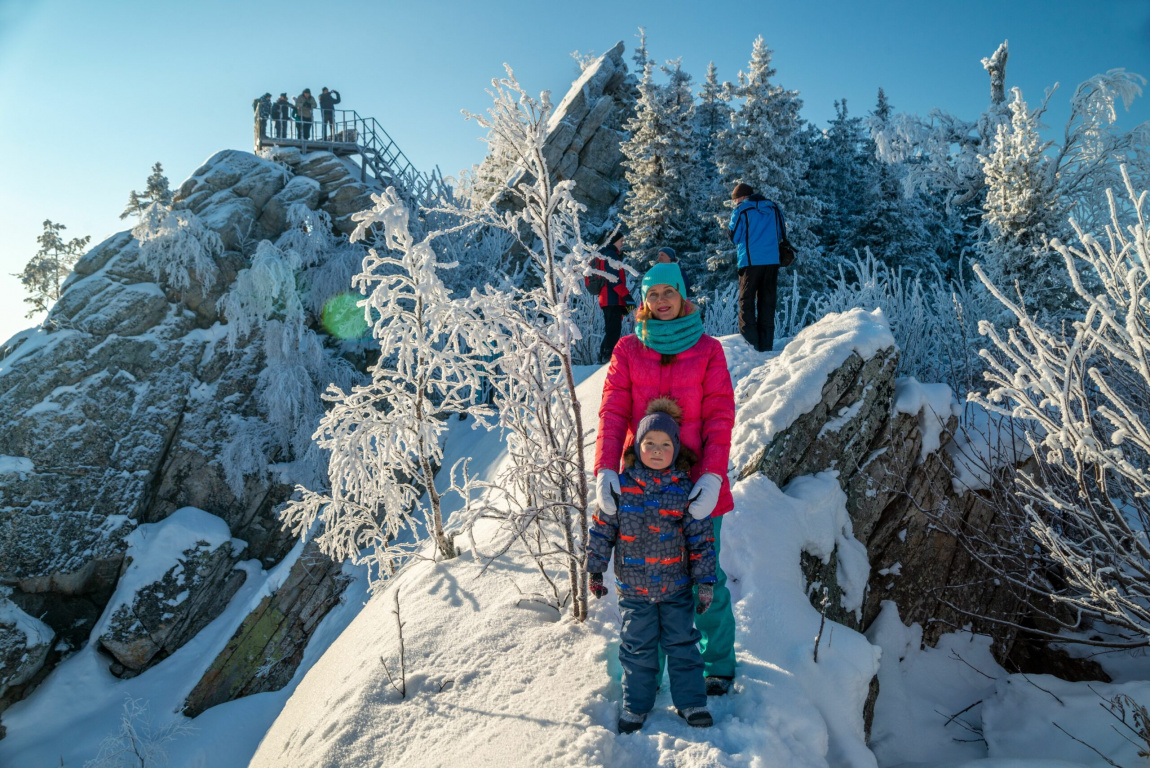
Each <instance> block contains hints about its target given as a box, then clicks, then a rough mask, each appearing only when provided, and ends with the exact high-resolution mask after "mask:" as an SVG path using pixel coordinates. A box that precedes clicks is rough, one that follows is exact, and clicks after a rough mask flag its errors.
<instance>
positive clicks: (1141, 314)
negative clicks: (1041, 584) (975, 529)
mask: <svg viewBox="0 0 1150 768" xmlns="http://www.w3.org/2000/svg"><path fill="white" fill-rule="evenodd" d="M1126 189H1127V194H1128V198H1129V203H1130V206H1131V210H1133V212H1134V213H1133V216H1131V217H1129V218H1133V219H1134V220H1133V221H1132V222H1130V223H1128V224H1125V225H1124V224H1123V223H1121V222H1120V217H1119V206H1118V205H1117V203H1116V201H1114V200H1113V198H1112V199H1111V204H1110V208H1111V220H1110V225H1109V226H1107V228H1106V231H1105V242H1100V241H1099V240H1098V239H1096V238H1095V237H1094V236H1093V235H1091V234H1088V233H1087V232H1085V231H1083V230H1082V229H1081V228H1080V227H1078V225H1077V224H1074V222H1072V224H1074V228H1075V232H1076V234H1077V241H1078V243H1077V245H1066V244H1063V243H1061V242H1059V241H1057V240H1055V241H1052V242H1051V247H1052V248H1053V249H1054V250H1055V251H1057V252H1058V253H1059V254H1060V255H1061V256H1062V258H1063V261H1064V264H1065V268H1066V270H1067V272H1068V275H1069V278H1070V282H1071V284H1072V286H1073V289H1074V291H1075V293H1076V294H1077V297H1078V299H1079V301H1081V302H1082V304H1083V306H1084V307H1085V311H1084V313H1083V315H1082V317H1081V318H1080V319H1078V320H1075V321H1074V322H1073V323H1071V324H1070V326H1069V328H1068V329H1067V330H1066V331H1057V332H1056V331H1054V330H1051V329H1049V328H1046V327H1044V326H1043V325H1042V324H1041V323H1040V322H1039V321H1038V320H1037V319H1036V318H1035V316H1034V314H1033V312H1032V311H1030V310H1028V309H1027V308H1026V307H1025V306H1023V305H1022V304H1021V303H1020V302H1016V301H1014V300H1012V299H1011V298H1009V297H1008V296H1007V295H1006V294H1005V293H1004V292H1003V291H1002V290H1001V289H1000V288H999V287H998V286H996V285H995V284H994V283H993V282H992V281H991V280H990V279H989V278H988V277H987V276H986V274H985V273H984V272H983V271H982V270H977V273H978V275H979V277H980V278H981V279H982V280H983V282H984V283H985V284H986V286H987V288H988V289H989V290H990V291H991V292H992V293H993V294H994V296H995V297H996V298H997V299H998V300H999V302H1001V303H1002V305H1003V306H1005V307H1006V308H1007V309H1008V310H1009V311H1010V313H1011V314H1012V315H1013V319H1014V322H1015V325H1014V327H1010V328H1008V329H1006V330H1005V333H1004V332H1003V331H1001V330H999V328H998V327H996V326H995V325H994V324H992V323H989V322H985V321H984V322H983V323H982V324H981V325H980V331H981V332H982V333H983V334H984V335H985V336H987V337H988V338H989V339H990V342H991V344H992V345H993V346H992V348H991V349H990V350H984V351H983V352H982V354H983V356H984V358H985V359H986V361H987V363H988V371H987V373H986V378H987V380H988V381H989V382H990V384H991V389H990V392H989V394H988V395H987V396H986V397H985V398H982V397H979V398H975V399H976V400H978V401H979V402H981V403H982V404H984V405H985V406H986V407H988V408H998V409H1006V410H1007V411H1008V412H1009V413H1010V415H1011V416H1012V417H1013V418H1015V419H1017V420H1019V421H1021V422H1022V423H1023V424H1025V425H1026V436H1027V440H1028V441H1029V445H1030V450H1031V451H1032V452H1033V454H1034V456H1035V459H1036V467H1035V468H1034V469H1029V470H1025V471H1023V470H1020V471H1018V472H1017V473H1016V474H1015V490H1016V494H1017V496H1018V498H1019V499H1020V501H1021V503H1022V505H1023V507H1024V509H1025V512H1026V517H1027V521H1028V523H1029V526H1030V532H1031V534H1032V535H1033V537H1034V539H1035V540H1036V541H1037V543H1038V544H1039V546H1040V547H1041V549H1042V551H1043V552H1044V553H1045V555H1046V557H1047V558H1048V559H1049V561H1050V563H1051V564H1052V567H1053V568H1055V569H1056V572H1057V574H1058V577H1059V578H1060V579H1062V580H1064V581H1065V582H1066V583H1067V584H1068V585H1069V586H1070V589H1068V590H1065V591H1056V592H1052V594H1051V595H1050V598H1051V599H1052V600H1053V601H1055V602H1056V603H1058V604H1061V605H1064V606H1066V607H1067V608H1068V609H1070V610H1072V611H1075V612H1081V613H1083V614H1084V615H1086V616H1090V617H1096V618H1101V619H1104V620H1105V621H1106V622H1108V623H1110V624H1111V625H1113V626H1115V627H1118V628H1120V629H1121V630H1123V631H1125V632H1126V633H1127V636H1128V637H1127V639H1128V640H1129V639H1133V638H1137V639H1139V640H1141V641H1142V642H1150V542H1148V538H1147V537H1148V532H1150V470H1148V469H1147V467H1150V299H1148V297H1150V230H1148V222H1147V218H1146V215H1145V203H1146V198H1147V194H1146V193H1145V192H1143V193H1141V194H1137V193H1136V192H1135V190H1134V188H1133V186H1132V185H1131V184H1130V181H1129V177H1126ZM1087 276H1090V278H1092V280H1093V281H1097V283H1098V284H1099V285H1100V286H1101V290H1091V289H1090V287H1088V285H1089V284H1088V283H1087V279H1086V277H1087Z"/></svg>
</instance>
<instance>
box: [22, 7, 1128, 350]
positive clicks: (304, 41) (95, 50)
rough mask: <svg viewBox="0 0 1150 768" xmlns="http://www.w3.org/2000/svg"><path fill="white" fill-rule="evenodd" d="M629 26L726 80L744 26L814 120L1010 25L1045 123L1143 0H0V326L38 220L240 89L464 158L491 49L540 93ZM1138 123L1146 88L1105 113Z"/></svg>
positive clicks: (89, 221)
mask: <svg viewBox="0 0 1150 768" xmlns="http://www.w3.org/2000/svg"><path fill="white" fill-rule="evenodd" d="M639 26H643V27H646V29H647V34H648V40H649V43H648V44H649V48H650V51H651V54H652V56H653V57H655V58H656V59H657V60H663V59H667V58H674V57H680V56H681V57H682V58H683V64H684V67H685V68H686V70H687V71H689V72H691V73H692V74H693V75H694V76H695V78H696V81H698V80H700V79H701V78H702V76H703V75H704V73H705V71H706V67H707V62H708V61H711V60H714V61H715V63H716V65H717V66H718V71H719V77H720V79H724V80H734V79H735V77H736V75H737V73H738V71H739V69H740V68H742V67H744V66H745V65H746V62H747V59H748V58H749V56H750V51H751V43H752V41H753V40H754V38H755V36H756V35H759V34H761V35H763V36H764V37H765V38H766V41H767V43H768V44H769V45H770V46H771V48H772V49H773V50H774V51H775V57H774V64H775V67H776V68H777V70H778V75H777V80H778V82H779V83H781V84H782V85H784V86H786V87H788V88H793V89H798V90H799V91H800V92H801V94H802V97H803V99H804V102H805V107H804V112H803V114H804V117H806V118H807V119H809V120H812V121H815V122H817V123H820V124H824V123H825V121H826V120H827V119H828V118H830V117H831V116H832V115H833V111H834V110H833V102H834V100H835V99H840V98H844V97H845V98H846V99H847V100H848V104H849V106H850V108H851V111H852V112H853V113H855V114H862V113H865V112H866V111H867V110H869V109H870V108H871V106H872V105H873V102H874V97H875V93H876V90H877V88H878V87H879V86H882V87H883V88H885V89H886V91H887V94H888V95H889V97H890V99H891V101H892V102H893V104H894V106H895V109H896V110H900V111H907V112H918V113H920V114H925V113H926V112H927V111H929V110H930V109H931V108H932V107H941V108H943V109H946V110H948V111H950V112H953V113H955V114H957V115H959V116H963V117H974V116H975V115H977V114H978V113H979V112H981V111H982V110H983V109H985V107H986V105H987V102H988V100H989V85H988V80H987V78H986V76H985V74H984V73H983V71H982V68H981V66H980V64H979V61H980V59H981V58H982V57H984V56H989V55H990V54H991V53H992V52H993V51H994V49H995V48H996V47H997V46H998V44H999V43H1001V42H1002V41H1003V39H1009V40H1010V52H1011V55H1010V61H1009V64H1008V67H1007V84H1008V86H1014V85H1017V86H1019V87H1021V88H1022V89H1023V92H1024V94H1025V95H1026V97H1027V99H1028V101H1030V102H1031V103H1032V104H1033V103H1035V102H1037V101H1038V100H1040V99H1041V96H1042V93H1043V91H1044V89H1045V88H1046V87H1048V86H1050V85H1053V84H1054V83H1055V82H1061V84H1062V89H1061V90H1060V93H1059V94H1058V95H1056V96H1055V98H1054V101H1053V104H1054V108H1053V109H1052V110H1051V112H1050V114H1049V117H1048V123H1049V124H1050V125H1051V126H1053V127H1055V128H1060V127H1061V122H1062V121H1063V120H1064V119H1065V116H1066V114H1067V108H1066V102H1067V99H1068V98H1069V96H1070V94H1071V93H1072V92H1073V88H1074V86H1075V85H1077V84H1078V83H1079V82H1081V81H1082V80H1084V79H1086V78H1087V77H1089V76H1091V75H1093V74H1096V73H1098V72H1101V71H1105V70H1108V69H1112V68H1117V67H1123V68H1125V69H1127V70H1130V71H1133V72H1138V73H1140V74H1143V75H1146V76H1148V77H1150V0H1107V1H1106V2H1100V1H1096V0H1089V1H1088V0H1079V1H1078V2H1066V1H1063V0H1046V1H1045V2H1031V1H1027V2H1020V1H1016V2H1011V1H1010V0H999V1H998V2H990V1H985V0H976V1H974V2H971V1H969V0H967V1H965V2H961V3H959V2H935V1H934V0H918V1H917V2H910V1H902V0H900V1H897V2H895V1H891V2H867V3H862V2H857V0H856V1H854V2H840V1H839V0H824V2H819V3H817V4H815V3H797V2H775V1H774V0H757V1H755V2H746V1H745V0H744V1H743V2H707V3H703V2H675V1H673V0H663V1H662V2H626V1H624V0H616V1H615V2H600V1H599V0H592V1H590V2H564V3H550V2H548V3H544V2H487V3H480V2H474V1H473V0H469V1H466V2H464V1H463V0H459V1H458V2H442V1H439V0H424V1H423V2H391V1H390V0H385V1H376V2H358V3H353V2H339V1H336V0H326V1H325V2H322V3H321V2H310V3H304V2H296V1H295V0H277V1H276V2H260V3H254V2H246V1H245V0H231V1H230V2H221V1H220V0H197V1H196V2H194V3H174V2H161V1H160V0H151V1H150V2H128V1H119V0H104V1H103V2H99V3H93V2H80V1H74V0H43V1H38V0H0V104H3V105H5V109H4V117H3V119H0V158H2V159H0V169H2V170H0V342H2V340H3V339H6V338H7V337H8V336H10V335H11V334H12V333H15V332H16V331H18V330H20V329H22V328H23V327H26V326H27V325H29V324H30V323H31V321H26V320H24V319H23V305H22V303H21V299H22V288H21V286H20V284H19V282H18V281H17V280H16V279H15V278H14V277H10V276H9V273H11V272H16V271H18V270H20V269H21V268H22V267H23V264H24V263H25V262H26V261H27V260H28V258H30V257H31V256H32V254H33V253H34V252H35V251H36V248H37V245H36V237H37V235H38V234H39V233H40V231H41V222H42V221H43V220H44V219H45V218H51V219H53V220H54V221H58V222H62V223H64V224H66V225H67V227H68V229H67V232H66V234H68V235H71V236H78V235H85V234H86V235H92V242H93V244H95V243H97V242H99V241H100V240H102V239H103V238H105V237H107V236H108V235H110V234H112V233H114V232H116V231H119V230H121V229H125V228H127V226H128V225H129V224H130V222H121V221H120V219H119V218H118V215H119V213H120V211H121V210H122V209H123V205H124V202H125V201H126V199H127V195H128V192H129V190H131V189H132V188H142V186H143V182H144V179H145V178H146V176H147V175H148V171H149V169H150V167H151V165H152V163H154V162H156V161H157V160H159V161H160V162H162V163H163V164H164V168H165V170H166V171H167V173H168V177H169V178H170V179H171V180H172V183H173V186H175V185H178V184H179V183H180V182H181V181H182V180H183V179H185V178H186V177H187V176H188V175H190V174H191V173H192V171H194V170H195V169H196V167H197V166H198V165H199V164H200V163H201V162H202V161H203V160H205V159H206V158H208V157H209V156H210V155H212V154H213V153H214V152H216V151H218V150H221V149H226V148H238V149H250V147H251V135H252V127H251V111H250V104H251V100H252V98H254V97H255V96H257V95H259V94H261V93H263V92H264V91H271V92H272V93H273V94H278V93H280V92H281V91H287V92H288V93H289V94H290V95H292V96H294V95H295V94H297V93H299V92H300V91H301V90H302V89H303V88H304V87H310V88H311V89H312V91H313V92H316V93H318V91H319V89H320V88H321V87H323V86H328V87H332V88H336V89H338V90H340V91H341V93H342V95H343V98H344V103H343V104H342V105H341V106H345V107H347V108H349V109H355V110H357V111H359V113H360V114H362V115H367V116H374V117H376V118H377V119H379V120H380V122H381V123H382V124H383V125H384V126H385V127H386V129H387V130H388V131H389V132H390V133H391V135H392V136H393V137H394V138H395V139H396V141H397V142H398V143H399V145H400V146H401V147H402V148H403V150H404V151H405V152H406V153H407V154H408V156H409V157H410V158H411V159H412V160H413V161H414V162H415V164H416V165H417V166H419V167H420V168H423V169H429V168H431V167H432V166H434V165H436V164H438V165H439V167H440V168H441V169H442V170H443V172H444V173H445V174H448V175H453V174H455V173H457V172H458V171H459V170H460V169H461V168H464V167H466V166H469V165H470V164H472V163H474V162H478V161H479V160H480V159H481V158H482V156H483V154H484V145H483V144H482V143H481V142H479V141H478V138H479V136H480V135H481V132H480V131H479V130H478V129H477V127H476V126H475V125H474V123H470V122H467V121H465V120H464V119H463V117H462V115H461V114H460V110H462V109H468V110H471V111H480V110H482V109H484V108H485V106H486V104H487V96H486V94H485V93H484V89H485V88H486V87H488V86H489V84H490V80H491V78H492V77H494V76H498V75H500V74H501V73H502V64H503V62H508V63H510V64H511V65H512V66H513V67H514V68H515V71H516V74H517V76H518V77H519V79H520V81H521V82H523V83H524V84H525V85H526V86H527V87H528V88H529V89H530V90H532V91H540V90H543V89H551V90H552V91H553V93H554V96H555V99H556V100H558V98H560V97H561V96H562V93H563V92H564V91H565V90H566V88H567V86H568V85H569V84H570V81H571V80H572V79H573V78H574V77H575V76H576V74H577V65H576V64H575V62H574V61H573V60H572V59H571V57H570V55H569V54H570V53H571V52H572V51H574V50H579V51H581V52H587V51H594V52H598V53H601V52H603V51H605V50H607V49H608V48H610V47H611V46H612V45H614V43H615V42H616V41H618V40H623V41H624V42H625V43H626V45H627V47H628V61H629V56H630V50H631V48H632V46H633V44H634V43H635V42H636V38H635V37H634V35H635V32H636V28H637V27H639ZM1144 120H1150V98H1148V97H1144V98H1143V99H1140V100H1139V101H1138V102H1137V103H1136V105H1135V108H1134V110H1133V111H1132V112H1131V113H1130V114H1129V115H1123V116H1122V118H1121V122H1122V123H1123V124H1125V125H1133V124H1135V123H1136V122H1141V121H1144Z"/></svg>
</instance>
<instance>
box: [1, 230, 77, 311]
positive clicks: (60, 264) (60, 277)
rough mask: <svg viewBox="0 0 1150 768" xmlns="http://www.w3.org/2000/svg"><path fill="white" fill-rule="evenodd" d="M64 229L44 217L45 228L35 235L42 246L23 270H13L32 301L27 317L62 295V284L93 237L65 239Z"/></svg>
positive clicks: (25, 299) (25, 298)
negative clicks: (62, 234) (37, 235)
mask: <svg viewBox="0 0 1150 768" xmlns="http://www.w3.org/2000/svg"><path fill="white" fill-rule="evenodd" d="M65 229H66V227H65V226H64V225H63V224H57V223H55V222H53V221H51V220H50V219H45V220H44V231H43V233H41V234H40V236H39V237H37V238H36V242H37V243H39V244H40V250H38V251H36V255H35V256H33V257H32V258H31V259H30V260H29V261H28V263H27V264H25V265H24V269H23V271H21V272H15V273H13V276H14V277H18V278H20V282H21V283H22V284H23V285H24V290H25V291H27V292H28V295H27V296H25V297H24V303H25V304H30V305H31V309H29V310H28V313H27V314H26V315H25V317H34V316H35V315H36V314H37V313H38V312H47V311H48V309H49V308H50V307H51V306H52V304H54V303H55V302H56V300H57V299H59V298H60V287H61V286H62V285H63V284H64V280H65V279H66V278H67V277H68V275H69V274H71V272H72V267H74V266H75V265H76V262H77V261H79V259H80V257H81V256H83V255H84V249H85V248H87V247H88V243H89V242H91V240H92V238H91V236H90V235H88V236H85V237H74V238H72V239H71V240H67V241H65V240H64V238H63V237H61V236H60V233H61V232H62V231H63V230H65Z"/></svg>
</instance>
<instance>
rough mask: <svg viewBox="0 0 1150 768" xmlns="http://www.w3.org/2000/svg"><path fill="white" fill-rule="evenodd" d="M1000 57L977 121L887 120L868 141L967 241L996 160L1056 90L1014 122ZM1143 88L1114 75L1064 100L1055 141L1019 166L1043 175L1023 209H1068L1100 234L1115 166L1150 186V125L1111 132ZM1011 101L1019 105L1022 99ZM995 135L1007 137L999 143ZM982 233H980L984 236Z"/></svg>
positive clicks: (988, 65)
mask: <svg viewBox="0 0 1150 768" xmlns="http://www.w3.org/2000/svg"><path fill="white" fill-rule="evenodd" d="M1007 54H1008V47H1007V44H1006V43H1005V42H1004V43H1003V44H1002V45H1001V46H999V48H998V49H997V50H996V51H995V53H994V54H993V55H992V56H990V57H988V58H986V59H983V61H982V64H983V67H984V69H986V71H987V73H988V74H989V75H990V80H991V103H990V106H989V107H988V109H987V110H986V112H984V113H983V114H982V115H980V116H979V117H978V118H977V119H975V120H973V121H970V120H964V119H961V118H959V117H956V116H954V115H951V114H949V113H947V112H943V111H942V110H937V109H936V110H932V111H931V112H930V113H929V115H928V116H927V117H926V118H925V119H924V118H920V117H918V116H913V115H905V114H903V115H895V116H893V117H892V118H891V119H890V120H889V121H888V122H887V125H886V126H885V128H883V129H882V130H880V131H877V132H876V133H875V135H874V138H875V141H876V144H877V147H878V150H879V154H880V156H881V157H882V158H883V159H884V160H887V161H893V162H899V163H904V164H905V167H906V168H907V170H908V173H907V175H906V185H907V187H908V188H909V189H912V190H919V191H923V192H927V193H931V194H938V195H941V196H942V197H943V198H944V200H945V210H946V212H947V213H948V215H953V216H956V217H957V220H958V222H960V224H959V226H960V227H961V228H962V229H963V230H964V231H963V232H962V233H961V235H960V236H962V237H966V238H967V239H969V240H971V241H973V240H974V239H975V235H974V233H975V230H978V229H980V227H981V225H982V223H983V215H984V213H985V211H984V207H983V204H984V201H985V199H986V196H987V193H988V183H989V179H988V176H987V163H988V162H989V163H990V164H991V166H992V167H993V168H998V167H1000V163H999V161H1002V160H1005V159H1006V157H1007V156H1008V155H1012V154H1013V155H1014V156H1015V157H1017V153H1018V152H1019V151H1022V150H1023V148H1024V147H1026V146H1027V145H1028V144H1029V143H1030V142H1031V139H1029V138H1027V136H1029V135H1031V134H1032V133H1033V130H1032V129H1033V128H1036V127H1037V125H1038V124H1039V123H1040V122H1041V118H1042V116H1043V115H1044V114H1045V112H1046V109H1047V107H1048V105H1049V103H1050V100H1051V98H1052V97H1053V95H1054V94H1055V93H1056V91H1057V84H1056V85H1055V87H1054V88H1052V89H1050V90H1048V91H1047V93H1046V96H1045V98H1044V99H1043V102H1042V105H1041V106H1040V107H1039V108H1037V109H1035V110H1033V111H1032V112H1029V113H1028V116H1027V117H1025V119H1021V120H1020V117H1016V115H1018V109H1017V105H1016V104H1015V103H1008V102H1007V96H1006V94H1007V92H1008V91H1007V89H1006V62H1007ZM1145 82H1146V81H1145V78H1143V77H1141V76H1140V75H1136V74H1133V73H1129V72H1126V71H1125V70H1122V69H1113V70H1110V71H1109V72H1107V73H1105V74H1101V75H1096V76H1094V77H1092V78H1090V79H1089V80H1087V81H1085V82H1084V83H1082V84H1081V85H1079V86H1078V88H1077V89H1076V90H1075V92H1074V94H1073V95H1072V97H1071V99H1070V110H1071V114H1070V118H1069V119H1068V120H1067V122H1066V125H1065V127H1064V129H1063V131H1062V135H1061V137H1059V138H1058V139H1056V140H1055V141H1054V142H1053V143H1052V144H1050V145H1049V146H1048V147H1047V148H1046V152H1045V156H1046V158H1047V159H1042V160H1040V159H1037V158H1035V159H1034V160H1033V161H1032V162H1030V163H1028V164H1027V165H1028V166H1029V167H1030V168H1031V169H1032V170H1037V166H1042V174H1043V175H1044V176H1045V178H1044V179H1041V178H1037V177H1036V178H1034V179H1033V180H1032V181H1031V183H1030V186H1031V190H1032V193H1027V194H1028V195H1029V196H1030V198H1031V199H1030V203H1029V204H1030V205H1031V207H1034V205H1033V204H1036V201H1037V200H1039V199H1041V200H1042V201H1043V203H1042V205H1041V206H1038V207H1039V208H1043V207H1044V208H1045V209H1046V210H1048V211H1061V210H1069V211H1070V212H1071V213H1072V214H1073V215H1074V217H1075V219H1076V220H1077V221H1078V222H1079V223H1080V224H1081V225H1082V226H1083V227H1085V228H1087V229H1088V230H1089V229H1100V228H1102V227H1104V226H1105V225H1106V223H1107V222H1108V221H1109V212H1108V211H1109V202H1108V200H1107V196H1106V190H1107V189H1110V188H1119V187H1121V186H1122V183H1123V182H1122V179H1121V176H1120V173H1119V170H1118V169H1119V167H1120V166H1122V165H1123V164H1125V165H1127V166H1128V169H1129V173H1130V175H1131V176H1132V177H1133V178H1134V179H1136V180H1139V181H1140V183H1143V184H1145V183H1147V182H1150V125H1147V124H1142V125H1139V126H1136V127H1134V128H1133V129H1131V130H1129V131H1122V130H1120V129H1119V128H1118V127H1117V118H1118V113H1117V105H1118V104H1119V103H1121V104H1122V105H1123V106H1124V107H1126V108H1127V109H1129V107H1130V104H1131V103H1132V102H1133V100H1134V99H1135V98H1136V97H1138V96H1140V95H1141V93H1142V86H1143V85H1144V84H1145ZM1017 101H1021V97H1020V96H1019V97H1016V102H1017ZM1000 130H1005V135H1004V137H1003V139H1002V140H1000V139H999V136H1000ZM1026 151H1028V152H1032V150H1026ZM996 154H997V157H993V156H995V155H996ZM1000 189H1001V187H1000ZM1007 197H1009V195H1007ZM1001 205H1002V201H1000V202H998V203H991V208H992V209H998V208H1000V207H1001ZM1119 205H1122V201H1119ZM1059 220H1061V219H1059ZM988 232H989V230H986V229H983V230H982V235H983V236H985V235H987V233H988Z"/></svg>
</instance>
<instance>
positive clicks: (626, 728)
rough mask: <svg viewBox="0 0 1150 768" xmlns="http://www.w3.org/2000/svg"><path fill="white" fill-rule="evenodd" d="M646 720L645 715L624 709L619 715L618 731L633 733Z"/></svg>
mask: <svg viewBox="0 0 1150 768" xmlns="http://www.w3.org/2000/svg"><path fill="white" fill-rule="evenodd" d="M646 720H647V716H646V715H636V714H635V713H634V712H630V711H628V710H626V709H624V710H623V714H621V715H619V733H620V734H623V733H634V732H635V731H637V730H639V729H640V728H642V727H643V723H644V722H646Z"/></svg>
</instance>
